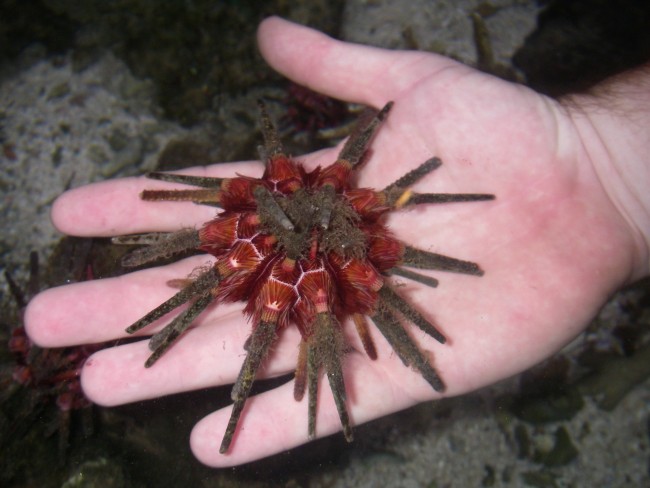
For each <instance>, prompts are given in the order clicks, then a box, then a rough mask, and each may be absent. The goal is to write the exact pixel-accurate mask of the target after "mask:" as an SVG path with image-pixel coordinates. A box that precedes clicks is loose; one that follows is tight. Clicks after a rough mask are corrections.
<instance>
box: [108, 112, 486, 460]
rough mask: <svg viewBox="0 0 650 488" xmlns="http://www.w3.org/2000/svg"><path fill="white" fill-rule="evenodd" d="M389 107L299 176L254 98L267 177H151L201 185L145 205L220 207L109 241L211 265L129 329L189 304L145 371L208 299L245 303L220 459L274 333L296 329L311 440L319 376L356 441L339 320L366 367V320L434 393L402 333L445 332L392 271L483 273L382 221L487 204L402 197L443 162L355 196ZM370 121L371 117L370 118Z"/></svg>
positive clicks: (159, 336) (430, 377)
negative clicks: (422, 210) (181, 224)
mask: <svg viewBox="0 0 650 488" xmlns="http://www.w3.org/2000/svg"><path fill="white" fill-rule="evenodd" d="M391 106H392V102H390V103H388V104H386V106H385V107H384V108H383V109H382V110H381V111H379V112H378V113H376V115H374V117H372V118H370V117H367V118H366V120H365V122H366V123H360V124H359V127H358V128H357V130H356V131H355V133H354V134H353V135H352V136H351V137H350V138H349V139H348V141H347V143H346V144H345V145H344V147H343V149H342V151H341V153H340V154H339V156H338V159H337V160H336V161H335V162H334V163H333V164H331V165H330V166H327V167H326V168H316V169H314V170H313V171H310V172H308V171H306V170H305V169H304V168H303V167H302V165H300V164H298V163H296V162H295V161H294V160H292V159H291V158H289V157H288V156H286V155H285V154H284V153H283V149H282V146H281V144H280V141H279V138H278V135H277V132H276V130H275V128H274V126H273V124H272V123H271V121H270V119H269V116H268V114H267V113H266V110H265V107H264V105H263V104H262V103H261V102H260V112H261V123H262V133H263V136H264V147H263V148H262V149H261V152H262V153H263V154H262V159H263V160H264V161H265V162H266V169H265V172H264V175H263V176H262V178H251V177H246V176H237V177H235V178H208V177H195V176H185V175H177V174H168V173H151V174H149V175H148V176H149V177H150V178H153V179H157V180H162V181H167V182H175V183H183V184H187V185H191V186H194V187H198V188H197V189H187V190H145V191H143V192H142V195H141V197H142V199H143V200H148V201H161V200H172V201H192V202H195V203H199V204H205V205H214V206H218V207H221V208H222V209H223V210H222V211H221V212H220V213H219V214H218V215H217V216H216V217H215V218H214V219H213V220H210V221H209V222H207V223H205V224H204V225H203V226H202V227H201V228H200V229H198V230H196V229H185V230H180V231H177V232H171V233H155V234H140V235H135V236H122V237H117V238H115V239H114V242H116V243H120V244H145V246H144V247H141V248H139V249H137V250H135V251H133V252H132V253H131V254H129V255H127V257H126V258H125V260H124V264H125V265H126V266H140V265H142V264H145V263H148V262H151V261H154V260H156V259H159V258H163V257H169V256H171V255H174V254H177V253H180V252H183V251H187V250H200V251H203V252H206V253H208V254H210V255H212V256H213V257H214V258H215V261H214V264H212V265H210V266H209V267H208V268H205V269H203V268H202V269H199V270H196V271H195V272H194V273H192V275H191V276H190V277H189V278H188V279H186V280H175V281H176V283H175V284H178V283H182V287H181V290H180V291H179V292H178V293H176V295H174V296H173V297H172V298H170V299H169V300H167V301H166V302H164V303H163V304H161V305H160V306H158V307H157V308H155V309H154V310H152V311H151V312H149V313H148V314H147V315H145V316H144V317H142V318H141V319H140V320H138V321H137V322H135V323H134V324H133V325H131V326H130V327H129V328H128V329H127V332H129V333H133V332H136V331H138V330H140V329H142V328H143V327H145V326H147V325H149V324H151V323H152V322H153V321H155V320H157V319H159V318H160V317H162V316H164V315H165V314H167V313H168V312H170V311H172V310H174V309H176V308H177V307H180V306H181V305H183V304H185V303H188V302H189V306H188V307H187V308H186V309H185V310H184V311H183V312H182V313H180V314H179V315H178V316H176V317H175V318H174V319H173V320H172V321H171V322H170V323H169V324H167V325H166V326H165V327H164V328H163V329H162V330H161V331H160V332H157V333H156V334H154V335H153V337H152V338H151V340H150V342H149V348H150V349H151V351H153V352H152V354H151V356H150V357H149V359H148V360H147V361H146V363H145V366H147V367H150V366H152V365H153V364H154V363H155V362H156V361H157V360H158V359H159V358H160V357H161V356H162V354H164V352H165V351H166V350H167V349H168V348H169V347H170V346H171V345H172V344H173V342H174V341H175V340H177V339H178V338H179V336H181V335H182V334H183V332H185V331H186V330H187V328H188V327H189V326H190V325H191V324H192V322H193V320H194V319H195V318H196V317H197V316H198V315H199V314H200V313H201V312H202V311H203V310H204V309H205V308H206V307H207V306H208V305H209V304H210V303H212V302H235V301H243V302H245V303H246V306H245V308H244V313H245V314H246V315H247V316H248V317H249V318H250V319H251V322H252V333H251V335H250V337H249V338H248V340H247V341H246V344H245V346H244V347H245V349H246V351H247V354H246V359H245V360H244V364H243V366H242V368H241V371H240V373H239V377H238V378H237V381H236V382H235V385H234V387H233V389H232V393H231V397H232V400H233V402H234V406H233V410H232V415H231V417H230V421H229V423H228V427H227V429H226V432H225V435H224V438H223V441H222V444H221V448H220V452H222V453H225V452H226V451H227V450H228V449H229V447H230V443H231V441H232V437H233V434H234V432H235V429H236V427H237V423H238V421H239V417H240V415H241V412H242V409H243V407H244V403H245V402H246V399H247V398H248V396H249V393H250V390H251V386H252V384H253V381H254V379H255V376H256V375H257V371H258V369H259V368H260V366H261V365H262V363H263V362H264V360H265V357H266V356H267V354H268V352H269V350H270V348H271V345H272V344H273V342H274V340H275V339H276V337H277V334H278V333H279V332H280V331H281V330H282V329H283V328H285V327H287V326H288V325H289V324H290V323H294V324H296V326H297V327H298V329H299V331H300V334H301V337H302V340H301V343H300V349H299V352H298V364H297V366H296V373H295V383H294V397H295V399H296V400H298V401H300V400H301V399H302V397H303V396H304V393H305V390H307V391H308V396H309V402H308V403H309V407H308V408H309V413H308V424H309V425H308V434H309V437H314V435H315V430H316V427H315V419H316V396H317V384H318V377H319V374H320V372H321V370H323V371H324V372H325V373H326V374H327V378H328V380H329V384H330V388H331V389H332V393H333V396H334V400H335V403H336V408H337V410H338V414H339V417H340V420H341V424H342V427H343V432H344V435H345V438H346V439H347V440H348V441H351V440H352V430H351V427H350V421H349V418H348V412H347V407H346V391H345V384H344V381H343V372H342V368H341V359H342V357H343V355H344V353H345V350H346V345H345V344H344V338H343V332H342V324H344V323H345V322H346V320H347V319H348V318H352V322H354V324H355V326H356V329H357V332H358V334H359V337H360V339H361V343H362V344H363V347H364V349H365V351H366V353H367V355H368V356H369V357H370V358H371V359H375V358H376V357H377V353H376V350H375V346H374V344H373V342H372V339H371V336H370V334H369V333H368V325H367V322H366V316H368V317H370V318H371V319H372V322H374V324H375V325H376V326H377V328H378V329H379V330H380V332H381V333H382V334H383V335H384V337H385V338H386V340H387V341H388V343H389V344H390V345H391V346H392V348H393V349H394V350H395V352H396V353H397V355H398V356H399V358H400V359H401V360H402V362H403V363H404V364H405V365H406V366H410V367H411V368H413V369H415V370H417V371H418V372H420V374H421V375H422V376H423V377H424V378H425V379H426V381H427V382H429V383H430V384H431V386H432V387H433V388H434V389H435V390H437V391H442V390H443V389H444V384H443V381H442V380H441V378H440V376H439V375H438V373H437V372H436V370H435V369H434V368H433V367H432V366H431V364H430V362H429V360H428V359H427V357H426V356H425V355H424V354H423V353H422V352H420V350H419V349H418V347H417V346H416V344H415V343H414V342H413V341H412V340H411V338H410V337H409V335H408V333H407V332H406V330H405V329H404V326H403V325H402V323H403V322H404V321H407V322H412V323H413V324H415V325H417V326H418V327H419V328H420V329H422V330H423V331H424V332H426V333H427V334H429V335H430V336H432V337H433V338H435V339H436V340H438V341H439V342H441V343H444V342H445V338H444V336H443V335H442V334H441V333H440V332H439V331H438V330H437V329H436V328H435V326H434V325H433V324H431V322H429V321H428V320H427V319H426V318H425V317H424V316H422V315H421V314H420V313H419V312H418V311H417V310H415V309H414V308H413V307H412V306H411V305H409V304H408V303H407V302H406V301H405V300H404V299H403V298H402V297H400V295H399V294H398V293H397V292H396V291H395V290H394V289H393V288H392V287H391V286H390V285H389V283H388V282H387V280H386V277H388V276H390V275H396V276H400V277H403V278H407V279H411V280H415V281H418V282H420V283H423V284H425V285H428V286H432V287H434V286H436V285H437V280H435V279H434V278H431V277H429V276H426V275H423V274H421V273H418V272H415V271H412V270H411V269H408V268H416V269H417V268H419V269H436V270H445V271H454V272H458V273H465V274H470V275H476V276H480V275H482V274H483V272H482V270H481V269H480V268H479V266H478V265H477V264H475V263H471V262H468V261H461V260H458V259H454V258H451V257H447V256H443V255H440V254H435V253H431V252H428V251H424V250H420V249H415V248H413V247H410V246H408V245H406V244H404V243H403V242H401V241H399V240H398V239H396V238H395V237H394V236H393V235H392V234H391V232H390V231H389V230H388V229H387V227H386V226H385V225H384V224H383V223H382V218H383V217H384V216H385V214H387V213H388V212H390V211H392V210H396V209H400V208H402V207H405V206H409V205H419V204H429V203H447V202H468V201H478V200H490V199H492V198H494V196H493V195H485V194H432V193H415V192H413V191H411V190H410V189H409V186H411V185H412V184H414V183H415V182H416V181H418V180H419V179H420V178H422V177H423V176H425V175H426V174H428V173H430V172H431V171H433V170H435V169H436V168H438V167H439V166H440V165H441V161H440V159H438V158H432V159H430V160H428V161H426V162H424V163H423V164H422V165H420V166H419V167H417V168H416V169H414V170H412V171H410V172H409V173H407V174H406V175H404V176H402V177H401V178H399V179H398V180H397V181H395V182H394V183H393V184H391V185H388V186H387V187H386V188H384V189H383V190H381V191H376V190H373V189H370V188H353V187H352V184H351V181H350V180H351V175H352V173H353V171H354V170H355V169H356V168H357V167H358V166H359V163H360V161H361V160H362V158H363V156H364V153H365V152H366V149H367V147H368V145H369V143H370V140H371V139H372V136H373V134H374V133H375V131H376V130H377V128H378V127H379V124H380V123H381V121H382V120H383V119H384V118H385V117H386V115H387V114H388V112H389V110H390V108H391ZM368 119H370V120H369V121H368Z"/></svg>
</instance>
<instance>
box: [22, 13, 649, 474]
mask: <svg viewBox="0 0 650 488" xmlns="http://www.w3.org/2000/svg"><path fill="white" fill-rule="evenodd" d="M258 35H259V44H260V49H261V51H262V54H263V56H264V57H265V59H266V60H267V61H268V62H269V63H270V64H271V66H273V67H274V68H275V69H276V70H278V71H279V72H281V73H282V74H284V75H285V76H287V77H288V78H290V79H292V80H294V81H296V82H297V83H300V84H303V85H306V86H308V87H310V88H312V89H314V90H317V91H319V92H322V93H325V94H328V95H332V96H335V97H338V98H341V99H344V100H348V101H353V102H358V103H364V104H367V105H372V106H375V107H381V106H383V105H384V104H385V103H386V102H387V101H389V100H394V101H395V106H394V108H393V110H392V112H391V113H390V115H389V116H388V118H387V120H386V122H385V123H384V125H383V127H382V128H381V129H380V130H379V132H378V134H377V137H376V139H375V141H374V143H373V145H372V157H371V158H370V160H369V161H368V164H367V165H366V166H365V168H364V169H363V170H362V171H361V172H360V174H359V178H358V180H359V185H360V186H369V187H375V188H383V187H384V186H385V185H387V184H389V183H391V182H392V181H394V180H395V179H396V178H397V177H399V176H401V175H402V174H404V173H405V172H406V171H408V170H410V169H412V168H414V167H416V166H417V165H419V164H420V163H422V162H423V161H424V160H426V159H428V158H430V157H431V156H433V155H437V156H439V157H440V158H442V160H443V163H444V164H443V166H442V167H441V168H440V169H438V170H437V171H435V172H434V173H433V174H430V175H428V176H427V177H426V178H424V179H423V180H422V181H420V182H419V183H418V184H417V185H416V186H415V189H416V190H418V191H438V192H451V193H453V192H472V193H494V194H496V195H497V199H496V200H495V201H492V202H478V203H457V204H449V205H441V206H435V205H428V206H422V207H420V208H415V209H410V210H406V211H402V212H398V213H395V214H393V215H392V216H391V217H390V218H389V220H388V225H389V226H390V227H391V228H392V229H393V230H394V231H395V233H396V234H397V235H398V237H400V238H401V239H403V240H404V241H405V242H408V243H410V244H413V245H415V246H418V247H421V248H423V249H429V250H432V251H435V252H441V253H443V254H449V255H451V256H454V257H458V258H461V259H467V260H471V261H475V262H477V263H479V264H480V265H481V267H482V268H483V269H484V270H485V276H484V277H482V278H476V277H471V276H462V275H456V274H452V273H442V272H436V273H432V274H433V275H434V276H435V277H436V278H438V279H439V280H440V285H439V287H438V288H437V289H429V288H427V287H425V286H422V285H419V284H416V283H412V282H408V281H406V280H399V281H400V282H402V283H403V284H405V286H403V287H400V288H399V292H400V293H401V294H402V295H405V296H408V297H409V299H410V300H411V301H412V302H413V303H414V304H416V305H417V306H418V307H419V309H420V310H422V311H423V312H424V313H425V315H427V316H428V317H429V318H431V319H433V320H435V322H436V323H437V324H439V327H440V329H441V330H442V331H443V332H444V333H445V334H446V336H447V337H448V338H449V342H448V344H447V345H440V344H438V343H437V342H435V341H434V340H432V339H431V338H429V337H428V336H426V335H425V334H423V333H421V332H420V331H419V330H418V329H415V328H412V329H411V335H412V337H413V338H414V339H415V340H416V341H417V342H418V343H419V344H420V346H421V347H422V348H423V349H425V350H427V351H429V353H430V357H431V358H432V359H433V361H434V364H435V366H436V368H437V369H438V370H439V371H440V373H441V375H442V377H443V378H444V380H445V383H446V384H447V391H446V392H445V395H460V394H463V393H466V392H469V391H472V390H475V389H477V388H480V387H482V386H485V385H489V384H491V383H493V382H495V381H498V380H500V379H502V378H506V377H508V376H511V375H514V374H516V373H518V372H521V371H523V370H525V369H526V368H529V367H530V366H532V365H534V364H535V363H537V362H539V361H541V360H543V359H544V358H546V357H548V356H550V355H552V354H553V353H554V352H556V351H557V350H558V349H560V348H561V347H562V346H563V345H565V344H566V343H567V342H569V341H570V340H571V339H572V338H574V337H575V336H576V335H577V334H578V333H580V331H582V330H583V328H584V327H585V325H586V324H587V323H588V321H589V320H590V319H591V318H592V317H593V316H594V315H595V314H596V313H597V311H598V309H599V307H600V306H602V304H603V303H604V302H605V301H606V299H607V297H608V296H610V295H611V294H612V293H613V292H614V291H616V290H617V289H618V288H619V287H621V286H622V285H623V284H625V283H628V282H629V281H630V280H632V279H635V278H638V277H640V276H641V270H646V269H647V260H646V259H647V258H646V250H645V247H644V244H643V239H642V238H641V236H640V235H639V234H637V231H636V230H635V229H633V228H632V226H630V225H629V224H628V220H626V219H624V218H622V216H621V214H620V213H619V211H618V210H617V208H616V207H615V206H614V204H613V203H612V200H611V199H610V197H609V196H608V194H607V193H606V187H605V185H604V184H603V182H601V180H600V179H599V175H598V174H597V173H596V172H595V171H594V169H593V164H594V163H593V162H592V160H591V156H590V155H589V154H588V153H587V152H586V150H585V147H587V146H588V145H589V141H588V140H585V138H584V136H583V135H582V134H583V132H584V130H583V129H582V128H581V126H580V124H578V123H576V122H575V120H574V118H573V117H572V115H571V113H569V112H568V111H567V110H566V109H564V108H563V107H562V106H561V105H559V104H558V103H557V102H555V101H553V100H551V99H548V98H545V97H543V96H540V95H538V94H536V93H534V92H533V91H531V90H529V89H527V88H525V87H522V86H519V85H513V84H510V83H507V82H504V81H501V80H498V79H496V78H493V77H491V76H488V75H485V74H482V73H479V72H477V71H475V70H473V69H471V68H468V67H466V66H463V65H461V64H458V63H456V62H454V61H452V60H449V59H447V58H444V57H441V56H436V55H433V54H429V53H418V52H396V51H386V50H381V49H375V48H370V47H364V46H358V45H353V44H347V43H343V42H338V41H335V40H332V39H330V38H328V37H326V36H325V35H323V34H321V33H318V32H315V31H313V30H310V29H307V28H304V27H301V26H298V25H295V24H291V23H289V22H286V21H284V20H281V19H278V18H271V19H268V20H266V21H264V22H263V23H262V25H261V26H260V29H259V34H258ZM305 53H309V54H308V55H307V54H305ZM583 125H584V124H583ZM336 153H337V151H336V150H325V151H320V152H318V153H314V154H312V155H309V156H305V157H304V158H301V160H302V161H304V163H305V164H306V166H308V167H310V168H311V167H313V166H315V165H316V164H329V163H330V162H332V161H333V160H334V159H335V157H336ZM602 167H605V172H606V171H607V169H606V168H607V162H606V161H605V163H604V164H601V169H602ZM261 171H262V167H261V165H260V164H259V163H252V162H251V163H240V164H233V165H219V166H211V167H205V168H199V167H197V168H194V169H193V171H191V173H193V174H207V175H213V176H228V175H233V174H234V173H235V172H240V173H242V174H249V175H260V174H261ZM187 173H189V171H188V172H187ZM599 174H602V171H601V172H600V173H599ZM171 187H175V185H171V184H165V183H161V182H155V181H151V180H146V179H145V178H129V179H123V180H114V181H107V182H103V183H98V184H94V185H90V186H86V187H83V188H78V189H74V190H71V191H69V192H67V193H65V194H64V195H62V196H61V197H60V198H59V199H58V200H57V201H56V203H55V204H54V208H53V211H52V219H53V221H54V223H55V225H56V226H57V228H59V229H60V230H61V231H62V232H65V233H67V234H73V235H80V236H110V235H118V234H128V233H133V232H149V231H168V230H175V229H178V228H180V227H181V226H188V225H199V224H201V223H202V222H204V221H205V220H207V219H209V218H210V217H212V215H213V213H214V211H213V210H212V209H210V208H207V207H201V206H196V205H192V204H181V203H151V202H142V201H140V200H139V199H138V194H139V192H140V191H141V190H142V189H143V188H171ZM204 262H205V258H201V257H195V258H191V259H187V260H185V261H182V262H179V263H176V264H173V265H170V266H166V267H161V268H158V269H152V270H146V271H139V272H135V273H132V274H130V275H127V276H123V277H120V278H115V279H106V280H95V281H90V282H86V283H80V284H75V285H69V286H65V287H61V288H56V289H52V290H48V291H46V292H44V293H42V294H40V295H39V296H38V297H36V298H35V299H34V300H32V302H31V303H30V305H29V308H28V310H27V315H26V325H27V329H28V332H29V335H30V337H31V338H32V339H33V340H34V341H36V342H37V343H38V344H39V345H41V346H63V345H71V344H79V343H86V342H100V341H105V340H109V339H115V338H118V337H123V336H124V335H125V333H124V328H125V327H126V326H127V325H129V324H131V323H132V322H133V321H135V320H136V319H138V318H139V317H141V316H142V315H143V314H145V313H146V312H148V311H149V310H150V309H151V308H153V307H155V306H156V305H158V304H159V303H160V302H162V301H163V300H165V299H166V298H167V297H169V296H171V295H172V294H173V293H174V290H173V289H170V288H169V287H168V286H167V285H166V284H165V283H166V281H167V280H169V279H172V278H178V277H183V276H185V275H186V274H187V273H189V272H190V271H191V270H192V269H193V268H194V267H195V266H197V265H200V264H203V263H204ZM241 308H242V307H241V305H239V304H236V305H224V306H218V307H214V308H211V309H209V312H208V313H205V314H203V316H202V317H201V318H200V320H199V322H200V325H201V326H200V327H198V328H196V329H193V330H191V331H190V332H189V333H188V334H187V336H186V337H184V338H183V339H182V340H181V341H179V342H178V343H177V344H176V345H175V346H174V347H173V348H171V350H170V351H169V352H168V353H167V354H166V355H165V356H164V357H163V358H162V359H161V360H160V361H159V362H158V363H157V364H156V365H155V366H154V367H152V368H150V369H147V370H145V369H144V367H143V363H144V361H145V359H146V357H147V356H148V350H147V345H146V341H142V342H139V343H135V344H130V345H124V346H120V347H115V348H112V349H106V350H103V351H100V352H98V353H96V354H94V355H93V356H92V357H91V358H90V359H89V360H88V361H87V362H86V364H85V366H84V369H83V373H82V384H83V388H84V390H85V392H86V394H87V395H88V396H89V398H91V399H92V400H93V401H94V402H97V403H99V404H102V405H119V404H123V403H127V402H133V401H136V400H141V399H147V398H155V397H158V396H161V395H165V394H169V393H175V392H180V391H188V390H193V389H197V388H203V387H206V386H214V385H222V384H229V383H232V382H233V381H234V380H235V378H236V375H237V373H238V371H239V368H240V366H241V364H242V361H243V358H244V351H243V344H244V340H245V339H246V337H247V335H248V334H249V332H250V329H249V326H248V325H247V323H246V321H245V319H244V318H243V317H242V316H241V314H240V310H241ZM157 328H159V327H157ZM153 329H155V328H150V329H149V330H146V331H145V333H147V334H148V333H151V331H152V330H153ZM352 331H353V327H351V326H350V324H348V325H347V326H346V334H347V335H348V337H349V341H350V342H351V343H352V345H353V346H354V347H355V348H356V350H357V351H362V348H361V346H360V344H359V341H358V339H357V338H356V337H355V334H354V333H353V332H352ZM371 334H372V336H373V338H374V339H375V342H376V344H377V349H378V355H379V358H378V359H377V360H376V361H370V360H369V359H367V358H366V357H365V356H364V355H363V354H362V353H361V352H352V353H350V354H348V355H347V356H346V358H345V361H344V365H343V367H344V370H345V374H346V378H345V379H346V385H347V389H348V393H349V395H348V396H349V398H348V408H349V409H350V414H351V418H352V421H353V422H354V423H355V424H357V425H358V424H360V423H363V422H366V421H368V420H371V419H374V418H377V417H381V416H383V415H387V414H390V413H391V412H395V411H398V410H400V409H404V408H406V407H408V406H410V405H413V404H415V403H417V402H421V401H425V400H430V399H434V398H438V397H440V395H439V394H437V393H436V392H434V391H433V390H432V389H431V387H430V386H429V385H428V384H427V383H426V382H425V381H424V380H423V379H422V378H421V377H420V376H419V375H418V374H417V373H416V372H413V371H411V370H409V369H407V368H405V367H404V366H403V365H402V364H401V362H400V360H399V358H398V357H397V356H396V355H395V354H394V353H392V352H391V350H390V347H389V346H388V344H387V343H386V341H385V340H384V339H383V337H381V335H380V334H379V332H378V331H377V330H376V329H374V327H373V328H372V329H371ZM297 344H298V333H297V331H296V330H295V328H293V327H292V328H289V329H287V330H286V331H285V332H284V333H283V334H282V336H281V338H280V340H279V341H278V344H277V345H276V347H274V349H273V353H272V356H271V357H270V358H269V361H268V362H267V364H266V369H265V370H264V373H263V375H264V376H274V375H279V374H283V373H286V372H289V371H291V370H292V369H293V368H294V367H295V362H296V356H297ZM323 386H324V387H323V388H321V392H322V394H321V395H320V397H319V406H318V418H317V433H318V435H319V436H325V435H328V434H331V433H333V432H336V431H338V430H340V424H339V419H338V416H337V414H336V410H335V408H334V403H333V399H332V397H331V394H330V392H329V389H328V387H327V385H326V384H325V383H323ZM292 387H293V385H292V384H291V383H289V384H287V385H284V386H282V387H280V388H277V389H275V390H272V391H269V392H267V393H264V394H262V395H258V396H256V397H253V398H251V399H250V400H249V402H248V404H247V407H246V409H245V411H244V414H243V417H242V419H241V422H240V425H239V429H238V432H237V433H236V435H235V438H234V440H233V444H232V447H231V451H230V452H229V453H228V454H227V455H221V454H219V444H220V442H221V438H222V436H223V433H224V431H225V428H226V423H227V421H228V417H229V415H230V410H231V408H230V407H227V408H224V409H222V410H219V411H217V412H214V413H213V414H211V415H209V416H207V417H205V418H204V419H202V420H201V421H200V422H199V423H198V424H197V425H196V427H195V428H194V430H193V432H192V435H191V441H190V442H191V446H192V449H193V451H194V454H195V455H196V456H197V458H198V459H200V460H201V461H202V462H204V463H206V464H208V465H210V466H231V465H237V464H241V463H245V462H248V461H252V460H255V459H259V458H262V457H265V456H269V455H271V454H274V453H277V452H280V451H282V450H285V449H288V448H291V447H294V446H297V445H300V444H303V443H305V442H307V405H306V402H304V401H303V402H301V403H298V402H295V401H294V400H293V396H292Z"/></svg>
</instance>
